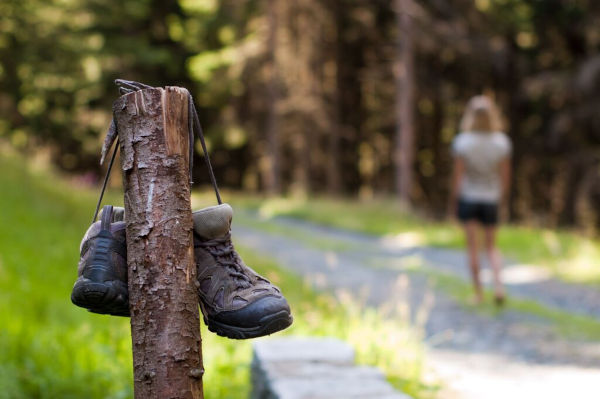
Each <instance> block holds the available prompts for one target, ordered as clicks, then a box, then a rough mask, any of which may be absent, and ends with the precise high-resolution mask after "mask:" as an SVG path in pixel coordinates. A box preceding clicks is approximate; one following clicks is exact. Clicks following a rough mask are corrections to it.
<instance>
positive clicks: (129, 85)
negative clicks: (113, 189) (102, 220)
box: [92, 79, 223, 223]
mask: <svg viewBox="0 0 600 399" xmlns="http://www.w3.org/2000/svg"><path fill="white" fill-rule="evenodd" d="M115 84H116V85H117V86H119V93H121V94H129V93H132V92H134V91H138V90H143V89H149V88H152V86H148V85H146V84H144V83H140V82H133V81H129V80H123V79H117V80H115ZM112 123H114V118H113V121H112ZM114 127H115V137H116V136H117V135H118V131H117V130H116V124H115V126H114ZM111 128H112V126H111ZM188 129H189V140H190V142H189V148H190V152H189V162H190V164H189V168H190V188H191V186H192V184H193V181H192V180H193V179H192V173H193V167H194V132H195V133H196V135H198V137H199V139H200V144H201V145H202V150H203V151H204V162H205V163H206V167H207V169H208V175H209V177H210V182H211V184H212V186H213V189H214V190H215V195H216V197H217V202H218V203H219V205H221V204H222V203H223V202H222V201H221V194H220V193H219V187H218V186H217V180H216V178H215V173H214V172H213V168H212V165H211V163H210V157H209V155H208V150H207V148H206V142H205V140H204V132H203V130H202V125H200V119H199V118H198V112H197V111H196V106H195V105H194V99H193V98H192V95H191V94H190V95H189V98H188ZM109 143H110V141H109ZM108 147H110V145H108ZM108 149H109V148H107V149H106V150H107V151H108ZM118 149H119V145H118V143H117V144H116V145H115V149H114V151H113V154H112V157H111V159H110V163H109V164H108V168H107V169H106V175H105V176H104V183H103V184H102V189H101V190H100V197H99V198H98V203H97V205H96V210H95V211H94V218H93V219H92V223H94V222H95V221H96V219H97V218H98V211H99V210H100V204H101V203H102V197H104V191H105V190H106V185H107V183H108V178H109V177H110V171H111V169H112V166H113V163H114V161H115V156H116V155H117V151H118ZM103 158H104V156H103Z"/></svg>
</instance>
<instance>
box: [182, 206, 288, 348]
mask: <svg viewBox="0 0 600 399" xmlns="http://www.w3.org/2000/svg"><path fill="white" fill-rule="evenodd" d="M192 215H193V219H194V254H195V259H196V267H197V269H198V296H199V298H200V308H201V309H202V314H203V315H204V322H205V324H206V325H207V326H208V329H209V330H210V331H212V332H215V333H217V334H218V335H221V336H224V337H228V338H234V339H246V338H256V337H260V336H263V335H267V334H273V333H275V332H277V331H280V330H283V329H285V328H287V327H288V326H289V325H290V324H292V320H293V319H292V315H291V312H290V307H289V305H288V303H287V301H286V299H285V298H284V297H283V295H282V294H281V291H279V289H278V288H277V287H275V286H274V285H273V284H271V283H270V282H269V281H268V280H266V279H265V278H263V277H261V276H260V275H258V274H257V273H256V272H255V271H254V270H252V269H251V268H249V267H248V266H246V265H245V264H244V262H243V261H242V259H241V258H240V256H239V255H238V253H237V252H236V251H235V249H234V247H233V244H232V242H231V230H230V229H231V219H232V217H233V210H232V209H231V206H229V205H228V204H221V205H217V206H211V207H209V208H205V209H202V210H199V211H196V212H194V213H193V214H192Z"/></svg>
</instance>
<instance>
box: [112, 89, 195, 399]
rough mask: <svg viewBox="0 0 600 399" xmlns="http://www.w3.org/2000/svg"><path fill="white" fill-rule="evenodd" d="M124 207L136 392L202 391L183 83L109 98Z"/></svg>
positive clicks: (191, 394)
mask: <svg viewBox="0 0 600 399" xmlns="http://www.w3.org/2000/svg"><path fill="white" fill-rule="evenodd" d="M114 115H115V122H116V124H117V129H118V131H119V142H120V146H121V167H122V169H123V179H124V181H123V183H124V186H125V212H126V214H127V263H128V267H129V299H130V310H131V336H132V342H133V371H134V390H135V397H136V398H144V399H146V398H161V399H162V398H202V397H203V394H202V374H203V367H202V357H201V352H200V320H199V313H198V296H197V292H196V286H195V282H196V268H195V264H194V252H193V242H192V214H191V206H190V183H189V171H188V169H189V166H188V165H189V162H188V161H189V140H188V91H187V90H185V89H182V88H178V87H167V88H165V89H162V88H152V89H145V90H142V91H136V92H133V93H129V94H126V95H124V96H122V97H120V98H119V99H118V100H117V101H116V102H115V103H114Z"/></svg>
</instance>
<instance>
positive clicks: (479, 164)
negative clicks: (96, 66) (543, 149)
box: [452, 132, 512, 203]
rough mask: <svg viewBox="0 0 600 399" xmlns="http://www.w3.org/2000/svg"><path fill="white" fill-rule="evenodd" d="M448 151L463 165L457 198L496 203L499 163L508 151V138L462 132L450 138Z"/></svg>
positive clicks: (498, 198) (502, 134)
mask: <svg viewBox="0 0 600 399" xmlns="http://www.w3.org/2000/svg"><path fill="white" fill-rule="evenodd" d="M452 152H453V154H454V156H455V157H460V158H461V159H463V161H464V163H465V175H464V177H463V180H462V183H461V186H460V192H459V193H460V198H461V199H464V200H467V201H476V202H485V203H497V202H498V201H499V200H500V195H501V190H502V187H501V182H500V170H499V164H500V162H501V161H502V160H503V159H505V158H506V157H509V156H510V154H511V152H512V144H511V142H510V139H509V138H508V136H507V135H506V134H504V133H502V132H493V133H488V132H462V133H459V134H458V135H457V136H456V137H455V138H454V141H453V142H452Z"/></svg>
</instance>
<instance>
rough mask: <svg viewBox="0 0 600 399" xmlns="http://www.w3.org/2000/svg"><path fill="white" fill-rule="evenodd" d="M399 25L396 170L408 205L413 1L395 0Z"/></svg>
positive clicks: (411, 146) (411, 156)
mask: <svg viewBox="0 0 600 399" xmlns="http://www.w3.org/2000/svg"><path fill="white" fill-rule="evenodd" d="M395 6H396V25H397V29H398V55H397V57H398V58H397V60H396V65H395V75H396V145H395V152H394V163H395V169H396V192H397V193H398V197H399V198H400V200H401V201H402V202H403V203H404V204H409V203H410V194H411V188H412V184H413V159H414V154H413V153H414V131H413V125H414V121H413V119H414V116H413V101H414V100H413V93H414V83H413V81H414V65H413V64H414V59H413V32H412V30H413V28H412V19H411V18H412V17H411V15H410V14H409V12H410V6H411V0H395Z"/></svg>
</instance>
